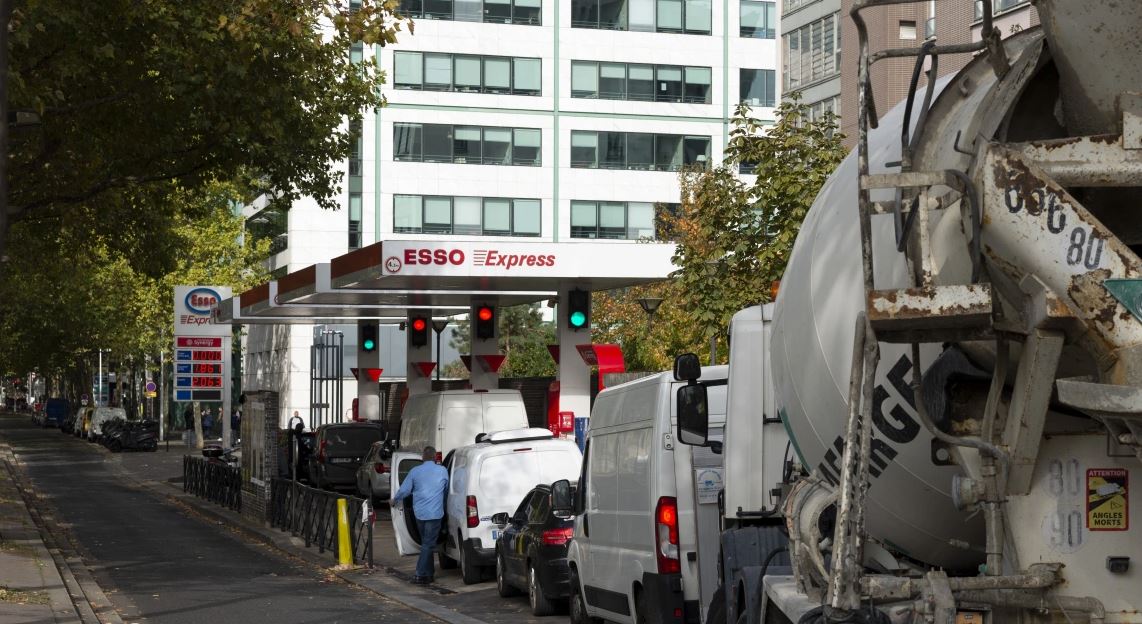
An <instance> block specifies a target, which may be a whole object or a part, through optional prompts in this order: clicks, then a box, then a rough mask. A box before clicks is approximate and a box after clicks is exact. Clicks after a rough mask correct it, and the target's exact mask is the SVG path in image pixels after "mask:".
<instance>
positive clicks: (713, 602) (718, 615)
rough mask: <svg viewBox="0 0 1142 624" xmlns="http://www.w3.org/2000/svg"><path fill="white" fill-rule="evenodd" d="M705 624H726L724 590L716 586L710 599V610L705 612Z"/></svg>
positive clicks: (720, 586)
mask: <svg viewBox="0 0 1142 624" xmlns="http://www.w3.org/2000/svg"><path fill="white" fill-rule="evenodd" d="M706 624H726V588H725V587H724V586H722V585H718V588H717V589H715V590H714V595H713V596H711V597H710V610H709V611H707V612H706Z"/></svg>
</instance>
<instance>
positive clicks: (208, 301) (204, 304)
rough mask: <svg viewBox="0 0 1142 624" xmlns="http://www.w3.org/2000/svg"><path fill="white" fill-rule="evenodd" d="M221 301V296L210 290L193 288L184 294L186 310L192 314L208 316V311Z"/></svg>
mask: <svg viewBox="0 0 1142 624" xmlns="http://www.w3.org/2000/svg"><path fill="white" fill-rule="evenodd" d="M220 301H222V297H221V295H219V294H218V293H217V292H215V291H214V289H212V288H195V289H194V290H192V291H190V292H188V293H186V299H185V300H184V303H185V304H186V309H187V310H189V311H191V312H193V313H194V314H202V315H204V316H205V315H209V314H210V310H211V309H213V308H214V307H215V306H217V305H218V303H219V302H220Z"/></svg>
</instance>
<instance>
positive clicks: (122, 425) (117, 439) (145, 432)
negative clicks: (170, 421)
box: [103, 420, 159, 453]
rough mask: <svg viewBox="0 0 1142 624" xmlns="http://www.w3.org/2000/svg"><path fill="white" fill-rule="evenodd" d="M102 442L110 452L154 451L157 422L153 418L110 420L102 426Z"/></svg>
mask: <svg viewBox="0 0 1142 624" xmlns="http://www.w3.org/2000/svg"><path fill="white" fill-rule="evenodd" d="M112 423H114V424H113V425H112ZM109 426H110V429H108V427H109ZM103 444H104V445H106V446H107V449H108V450H110V451H111V452H112V453H118V452H119V451H124V450H131V451H148V452H150V451H155V450H157V449H158V448H159V423H158V421H155V420H137V421H127V420H115V421H112V422H111V423H107V424H106V425H104V426H103Z"/></svg>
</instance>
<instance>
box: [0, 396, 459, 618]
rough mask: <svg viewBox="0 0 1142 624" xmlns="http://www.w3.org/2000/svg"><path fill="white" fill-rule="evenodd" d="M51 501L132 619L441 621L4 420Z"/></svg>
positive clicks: (79, 444) (108, 461)
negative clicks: (247, 536) (253, 539)
mask: <svg viewBox="0 0 1142 624" xmlns="http://www.w3.org/2000/svg"><path fill="white" fill-rule="evenodd" d="M0 437H3V438H4V439H5V440H6V441H7V442H8V443H9V444H10V445H11V446H12V448H13V450H14V451H15V452H16V454H17V456H18V457H19V459H20V461H21V462H22V464H23V466H24V468H25V470H26V473H27V475H28V476H29V477H30V479H31V483H32V485H33V486H34V488H35V489H36V491H37V493H38V494H39V496H40V497H41V498H42V499H45V500H46V501H47V503H48V505H50V506H51V507H54V515H55V517H56V519H57V521H58V524H59V526H60V527H63V528H64V529H66V530H68V531H69V532H70V535H71V537H72V540H73V541H74V542H75V544H76V546H77V550H78V551H79V554H80V555H81V556H82V557H83V560H84V563H85V564H87V566H88V567H89V568H90V569H91V571H92V573H93V575H94V576H95V579H96V580H97V581H98V583H99V585H100V586H101V587H102V588H103V591H104V592H105V593H106V594H107V596H108V598H110V600H111V602H112V603H113V604H114V606H115V608H116V610H118V611H119V613H120V614H121V616H122V617H123V619H124V621H125V622H143V621H149V622H163V623H170V624H182V623H187V624H190V623H200V622H274V623H275V624H304V623H308V622H328V623H332V622H363V621H369V622H402V623H403V622H408V623H419V622H436V621H437V620H435V619H433V618H431V617H429V616H427V615H425V614H423V613H421V612H419V611H415V610H412V609H409V608H407V607H405V606H403V605H400V604H398V603H396V602H393V601H389V600H386V599H384V598H382V597H378V596H376V595H375V594H372V593H369V592H366V591H363V590H360V589H356V588H353V587H352V586H350V585H347V584H345V583H344V582H342V581H340V580H339V579H336V578H335V577H333V576H332V575H328V574H324V573H323V572H322V571H321V570H320V569H317V568H315V567H312V566H310V565H308V564H306V563H304V562H300V561H293V560H290V559H287V558H285V557H283V556H281V555H279V554H278V553H276V552H275V551H272V550H271V549H269V548H268V547H264V546H261V545H255V544H250V543H247V542H245V541H243V540H242V539H240V537H238V536H237V535H236V534H234V533H233V532H232V531H231V530H229V529H228V528H226V527H224V526H222V525H218V524H215V523H208V522H205V521H204V520H203V519H202V518H200V517H194V514H193V512H192V511H191V510H189V509H180V508H178V507H177V506H174V505H171V504H169V503H166V502H163V501H162V500H160V499H159V498H158V497H156V496H154V495H152V494H149V493H147V492H146V491H143V490H141V489H139V488H137V487H134V486H132V485H131V484H130V483H129V482H128V481H126V480H125V479H123V477H122V475H121V473H120V471H119V470H118V469H117V466H116V465H115V463H114V462H113V461H112V458H111V457H110V456H109V455H107V454H105V453H103V452H102V451H101V450H100V449H99V448H96V447H94V446H93V445H90V444H88V443H86V442H83V441H81V440H78V439H76V438H74V437H71V436H70V435H65V434H62V433H60V432H59V431H58V430H57V429H40V428H38V427H35V426H33V425H32V423H31V421H30V418H29V417H28V416H26V415H22V416H18V417H16V416H10V415H3V416H0Z"/></svg>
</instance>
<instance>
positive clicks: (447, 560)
mask: <svg viewBox="0 0 1142 624" xmlns="http://www.w3.org/2000/svg"><path fill="white" fill-rule="evenodd" d="M439 554H440V556H439V557H438V558H439V559H440V569H441V570H455V569H456V560H455V559H453V558H452V557H449V556H448V555H446V554H444V550H441V551H440V553H439Z"/></svg>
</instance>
